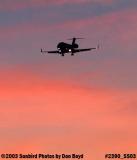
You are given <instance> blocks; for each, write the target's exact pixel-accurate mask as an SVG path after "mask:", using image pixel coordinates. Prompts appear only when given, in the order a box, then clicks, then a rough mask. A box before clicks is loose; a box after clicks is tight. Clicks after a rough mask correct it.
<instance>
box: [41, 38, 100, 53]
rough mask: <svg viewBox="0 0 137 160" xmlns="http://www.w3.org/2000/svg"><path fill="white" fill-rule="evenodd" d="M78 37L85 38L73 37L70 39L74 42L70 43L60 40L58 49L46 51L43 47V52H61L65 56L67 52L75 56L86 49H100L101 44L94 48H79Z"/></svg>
mask: <svg viewBox="0 0 137 160" xmlns="http://www.w3.org/2000/svg"><path fill="white" fill-rule="evenodd" d="M77 39H83V38H75V37H74V38H71V39H68V40H72V44H68V43H65V42H60V43H58V45H57V50H56V51H44V50H43V49H41V53H51V54H60V55H61V56H64V55H65V54H66V53H70V54H71V56H74V54H75V53H77V52H84V51H90V50H93V49H99V45H98V46H97V47H94V48H85V49H79V45H78V44H77V43H76V40H77Z"/></svg>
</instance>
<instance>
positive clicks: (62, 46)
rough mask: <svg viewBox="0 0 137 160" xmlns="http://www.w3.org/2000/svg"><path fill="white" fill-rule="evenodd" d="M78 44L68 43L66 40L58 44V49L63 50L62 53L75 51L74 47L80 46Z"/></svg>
mask: <svg viewBox="0 0 137 160" xmlns="http://www.w3.org/2000/svg"><path fill="white" fill-rule="evenodd" d="M78 47H79V46H78V44H76V43H75V44H68V43H64V42H60V43H59V44H58V45H57V49H58V50H59V51H60V52H61V53H68V52H73V50H74V49H76V48H78Z"/></svg>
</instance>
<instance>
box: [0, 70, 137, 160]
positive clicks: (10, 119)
mask: <svg viewBox="0 0 137 160" xmlns="http://www.w3.org/2000/svg"><path fill="white" fill-rule="evenodd" d="M9 77H10V78H9ZM0 88H1V90H0V106H1V107H0V108H1V116H0V127H1V131H2V133H3V134H1V137H0V139H1V146H0V150H1V151H3V152H6V151H8V152H17V153H18V152H19V153H28V152H30V150H31V152H36V153H37V152H44V153H45V146H46V152H52V153H53V152H55V153H57V152H58V153H60V152H63V153H65V152H66V153H68V152H69V153H70V152H73V153H74V152H78V153H79V152H81V153H83V152H84V154H85V156H86V157H88V158H93V157H94V158H98V159H101V157H102V155H103V157H104V154H106V153H107V152H110V153H111V152H112V151H113V152H115V153H117V152H118V151H119V150H120V151H121V152H130V151H132V152H134V151H135V149H136V147H135V146H136V139H135V137H136V133H137V130H136V124H135V123H134V122H136V120H137V117H136V113H137V111H136V104H137V100H136V95H137V90H136V89H134V90H126V91H124V90H120V89H112V90H110V89H109V88H105V89H100V88H93V89H91V88H84V87H81V86H77V87H76V86H72V85H71V83H69V82H67V81H65V82H64V83H62V82H61V81H58V82H57V81H53V80H51V79H48V77H47V78H43V77H40V76H38V75H35V74H33V73H30V72H28V71H23V70H16V71H11V72H9V71H8V70H1V79H0ZM133 102H134V103H133ZM5 130H6V131H5ZM131 135H132V136H131ZM13 142H14V143H13ZM73 142H75V143H74V144H73ZM9 143H13V145H12V147H11V146H10V145H8V144H9ZM72 144H73V145H72ZM117 144H118V145H117ZM59 145H60V147H58V146H59ZM92 147H93V150H92V151H93V153H92V152H91V148H92ZM129 148H130V149H129ZM102 159H103V158H102Z"/></svg>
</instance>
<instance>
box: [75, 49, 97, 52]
mask: <svg viewBox="0 0 137 160" xmlns="http://www.w3.org/2000/svg"><path fill="white" fill-rule="evenodd" d="M92 49H97V48H85V49H75V51H74V52H75V53H76V52H85V51H90V50H92Z"/></svg>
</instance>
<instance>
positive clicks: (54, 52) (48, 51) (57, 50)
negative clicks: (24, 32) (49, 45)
mask: <svg viewBox="0 0 137 160" xmlns="http://www.w3.org/2000/svg"><path fill="white" fill-rule="evenodd" d="M41 53H55V54H56V53H59V51H58V50H56V51H43V50H42V49H41Z"/></svg>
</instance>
